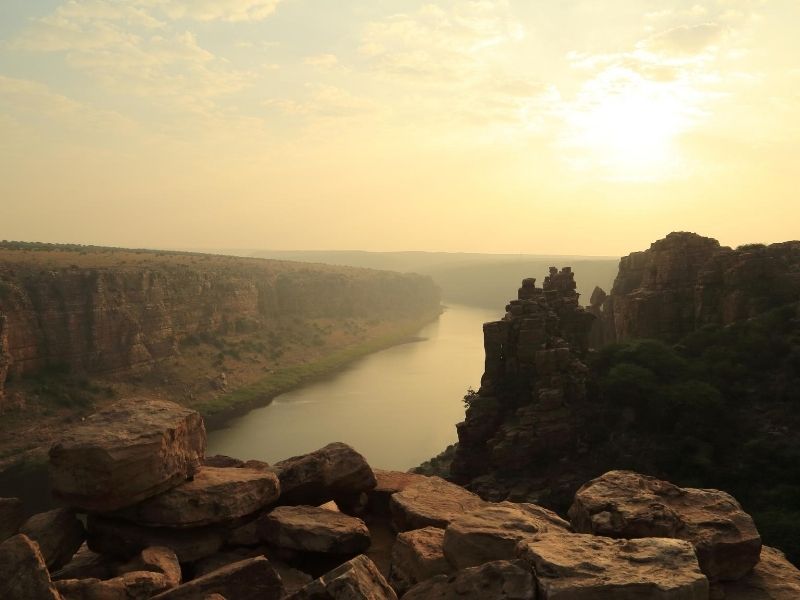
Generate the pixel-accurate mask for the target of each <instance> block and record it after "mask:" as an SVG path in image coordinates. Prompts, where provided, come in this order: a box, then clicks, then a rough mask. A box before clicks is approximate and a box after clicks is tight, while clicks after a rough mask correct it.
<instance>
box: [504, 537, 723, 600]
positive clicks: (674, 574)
mask: <svg viewBox="0 0 800 600" xmlns="http://www.w3.org/2000/svg"><path fill="white" fill-rule="evenodd" d="M518 553H519V556H520V558H521V559H522V560H524V561H525V562H526V563H527V564H528V565H529V566H530V568H531V569H532V570H533V572H534V573H535V574H536V579H537V582H538V587H539V592H540V594H539V597H540V598H541V600H558V599H560V598H564V599H569V598H591V599H592V600H628V599H630V600H638V599H639V598H648V599H649V600H662V599H663V600H673V599H674V600H707V599H708V593H709V586H708V580H707V579H706V578H705V576H704V575H703V573H701V572H700V567H699V566H698V564H697V558H696V557H695V554H694V550H693V549H692V546H691V544H689V543H688V542H684V541H681V540H670V539H662V538H647V539H640V540H612V539H610V538H603V537H597V536H593V535H581V534H567V533H545V534H542V535H539V536H536V537H535V538H533V539H531V540H527V541H524V542H521V543H520V546H519V549H518Z"/></svg>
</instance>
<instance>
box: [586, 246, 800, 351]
mask: <svg viewBox="0 0 800 600" xmlns="http://www.w3.org/2000/svg"><path fill="white" fill-rule="evenodd" d="M601 292H602V290H600V291H598V293H597V295H596V296H595V294H593V298H592V302H591V305H592V312H594V313H595V314H596V315H597V316H598V317H599V319H598V322H597V323H596V325H595V329H594V331H593V332H592V342H593V345H595V346H597V347H599V346H601V345H603V344H604V343H608V342H612V341H618V340H626V339H631V338H659V339H666V340H675V339H678V338H680V337H681V336H682V335H685V334H686V333H689V332H691V331H694V330H695V329H697V328H699V327H701V326H703V325H707V324H715V325H727V324H729V323H733V322H735V321H739V320H742V319H746V318H748V317H752V316H754V315H757V314H760V313H763V312H764V311H765V310H768V309H770V308H774V307H776V306H780V305H782V304H787V303H788V302H792V301H796V300H797V299H798V298H800V241H795V242H784V243H779V244H771V245H769V246H764V245H760V244H752V245H749V246H742V247H740V248H737V249H736V250H733V249H731V248H728V247H724V246H720V244H719V242H717V241H716V240H714V239H711V238H706V237H702V236H699V235H697V234H694V233H685V232H676V233H670V234H669V235H668V236H667V237H666V238H664V239H662V240H659V241H657V242H654V243H653V244H652V245H651V246H650V249H649V250H645V251H644V252H634V253H632V254H630V255H628V256H626V257H624V258H622V260H621V261H620V265H619V274H618V275H617V278H616V280H615V281H614V287H613V288H612V290H611V293H610V294H609V295H608V297H603V295H604V292H603V293H602V294H601Z"/></svg>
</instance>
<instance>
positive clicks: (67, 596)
mask: <svg viewBox="0 0 800 600" xmlns="http://www.w3.org/2000/svg"><path fill="white" fill-rule="evenodd" d="M55 586H56V588H57V589H58V591H59V593H60V594H61V596H62V598H63V599H64V600H148V599H149V598H152V597H153V596H154V595H156V594H158V593H160V592H163V591H165V590H168V589H170V588H171V587H173V586H172V585H170V584H169V582H168V581H167V578H166V577H165V576H164V575H161V574H160V573H153V572H152V571H131V572H130V573H125V574H124V575H120V576H119V577H114V578H113V579H108V580H105V581H103V580H100V579H62V580H59V581H56V582H55Z"/></svg>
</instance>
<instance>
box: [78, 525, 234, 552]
mask: <svg viewBox="0 0 800 600" xmlns="http://www.w3.org/2000/svg"><path fill="white" fill-rule="evenodd" d="M87 529H88V534H89V535H88V545H89V549H90V550H92V551H93V552H97V553H99V554H103V555H107V556H113V557H116V558H121V559H129V558H132V557H134V556H136V555H137V554H139V553H140V552H142V551H143V550H145V549H146V548H149V547H151V546H164V547H166V548H169V549H170V550H172V551H173V552H174V553H175V554H176V555H177V557H178V560H179V561H180V562H182V563H188V562H194V561H196V560H200V559H201V558H206V557H207V556H211V555H212V554H216V553H217V552H218V551H219V549H220V548H221V547H222V544H223V543H224V535H223V532H222V530H220V529H217V528H214V527H197V528H195V529H168V528H165V527H144V526H142V525H136V524H135V523H130V522H128V521H123V520H121V519H110V518H107V517H101V516H99V515H89V519H88V521H87Z"/></svg>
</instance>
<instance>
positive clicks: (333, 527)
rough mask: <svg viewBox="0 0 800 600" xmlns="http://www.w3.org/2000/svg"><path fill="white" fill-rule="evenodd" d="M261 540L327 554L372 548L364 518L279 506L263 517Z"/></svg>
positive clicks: (309, 508)
mask: <svg viewBox="0 0 800 600" xmlns="http://www.w3.org/2000/svg"><path fill="white" fill-rule="evenodd" d="M258 531H259V535H260V536H261V539H263V540H264V541H265V542H267V543H268V544H270V545H273V546H277V547H279V548H289V549H292V550H301V551H304V552H321V553H327V554H357V553H359V552H363V551H364V550H366V549H367V548H368V547H369V544H370V535H369V530H368V529H367V526H366V525H365V524H364V522H363V521H362V520H361V519H357V518H355V517H350V516H347V515H345V514H342V513H339V512H334V511H330V510H326V509H324V508H319V507H315V506H279V507H278V508H276V509H274V510H273V511H272V512H270V513H268V514H266V515H264V516H262V517H261V518H260V519H259V525H258Z"/></svg>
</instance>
